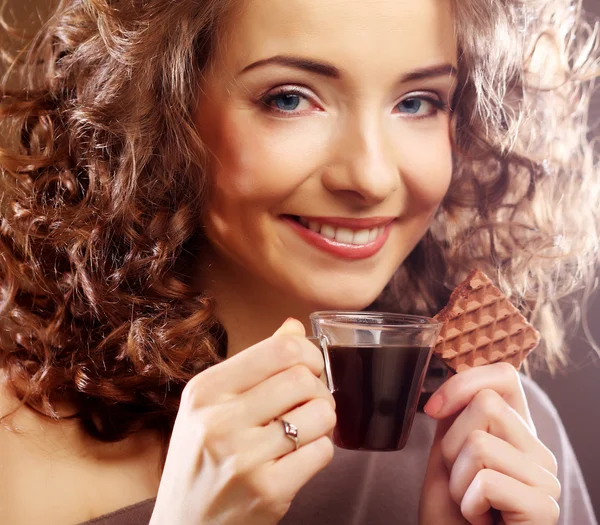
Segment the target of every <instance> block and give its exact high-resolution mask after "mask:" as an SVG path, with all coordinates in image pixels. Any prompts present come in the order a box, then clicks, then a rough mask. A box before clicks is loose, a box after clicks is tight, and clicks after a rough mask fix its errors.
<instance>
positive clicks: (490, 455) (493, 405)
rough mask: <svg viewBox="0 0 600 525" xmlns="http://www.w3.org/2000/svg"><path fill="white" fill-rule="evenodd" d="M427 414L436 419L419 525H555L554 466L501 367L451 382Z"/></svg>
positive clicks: (518, 390) (515, 380) (509, 371)
mask: <svg viewBox="0 0 600 525" xmlns="http://www.w3.org/2000/svg"><path fill="white" fill-rule="evenodd" d="M425 411H426V413H427V414H429V415H430V416H432V417H434V418H435V419H437V420H438V421H439V422H438V428H437V432H436V436H435V439H434V443H433V446H432V449H431V453H430V457H429V463H428V466H427V473H426V475H425V483H424V485H423V489H422V492H421V501H420V506H419V525H441V524H444V525H458V524H461V525H463V524H467V523H470V524H472V525H492V524H494V525H495V524H498V523H502V524H505V525H555V524H556V523H557V521H558V516H559V507H558V503H557V501H558V498H559V496H560V483H559V481H558V479H557V478H556V474H557V467H556V459H555V458H554V456H553V455H552V453H551V452H550V451H549V450H548V449H547V448H546V447H545V446H544V444H543V443H542V442H541V441H540V440H539V439H538V438H537V436H536V431H535V427H534V425H533V422H532V420H531V416H530V414H529V409H528V407H527V401H526V399H525V394H524V392H523V389H522V387H521V381H520V379H519V375H518V373H517V371H516V370H515V369H514V368H513V367H512V366H511V365H508V364H506V363H498V364H493V365H488V366H482V367H476V368H473V369H471V370H468V371H466V372H461V373H460V374H457V375H455V376H453V377H451V378H450V379H449V380H448V381H447V382H446V383H445V384H444V385H442V386H441V387H440V388H439V390H438V391H437V392H436V393H435V394H434V395H433V396H432V397H431V399H430V400H429V402H428V403H427V405H426V406H425Z"/></svg>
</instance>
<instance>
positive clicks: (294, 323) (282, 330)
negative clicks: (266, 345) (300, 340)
mask: <svg viewBox="0 0 600 525" xmlns="http://www.w3.org/2000/svg"><path fill="white" fill-rule="evenodd" d="M273 335H297V336H299V337H304V336H305V335H306V330H305V329H304V325H303V324H302V323H301V322H300V321H298V319H294V318H293V317H289V318H288V319H287V320H286V321H285V322H284V323H283V324H282V325H281V326H280V327H279V328H278V329H277V330H276V331H275V333H274V334H273Z"/></svg>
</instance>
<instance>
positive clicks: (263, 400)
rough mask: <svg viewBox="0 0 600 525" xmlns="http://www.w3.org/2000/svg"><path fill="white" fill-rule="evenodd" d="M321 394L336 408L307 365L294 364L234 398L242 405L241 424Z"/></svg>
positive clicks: (257, 421)
mask: <svg viewBox="0 0 600 525" xmlns="http://www.w3.org/2000/svg"><path fill="white" fill-rule="evenodd" d="M317 398H321V399H323V400H325V401H327V402H328V403H329V404H330V405H331V408H332V409H335V400H334V399H333V396H332V395H331V393H330V392H329V390H328V389H327V387H326V386H325V384H324V383H323V382H322V381H321V380H320V379H319V378H318V377H316V376H315V375H314V374H313V373H312V371H311V370H309V369H308V367H306V366H304V365H296V366H294V367H292V368H288V369H287V370H284V371H283V372H279V373H278V374H277V375H274V376H272V377H270V378H268V379H266V380H265V381H263V382H262V383H260V384H258V385H256V386H255V387H254V388H252V389H250V390H248V391H247V392H245V393H244V394H242V395H240V396H239V397H238V398H237V399H236V401H235V402H236V403H241V404H242V406H243V407H244V409H243V410H241V412H242V413H244V414H245V415H244V422H243V424H244V426H262V425H266V424H268V423H269V422H270V421H272V420H273V419H275V418H276V417H279V416H280V415H281V414H285V413H286V412H289V411H290V410H292V409H293V408H295V407H297V406H299V405H302V404H304V403H306V402H307V401H310V400H312V399H317Z"/></svg>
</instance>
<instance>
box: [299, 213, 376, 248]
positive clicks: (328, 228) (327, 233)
mask: <svg viewBox="0 0 600 525" xmlns="http://www.w3.org/2000/svg"><path fill="white" fill-rule="evenodd" d="M298 221H299V222H300V224H302V226H304V227H305V228H308V229H309V230H310V231H313V232H315V233H320V234H321V235H322V236H323V237H326V238H327V239H332V240H335V241H336V242H339V243H342V244H355V245H359V246H360V245H364V244H369V243H371V242H373V241H374V240H375V239H377V238H378V237H381V236H382V235H383V234H384V232H385V227H384V226H380V227H379V228H371V229H370V230H367V229H365V230H358V231H354V230H351V229H350V228H341V227H340V228H336V227H335V226H332V225H330V224H320V223H318V222H316V221H309V220H308V219H305V218H304V217H298Z"/></svg>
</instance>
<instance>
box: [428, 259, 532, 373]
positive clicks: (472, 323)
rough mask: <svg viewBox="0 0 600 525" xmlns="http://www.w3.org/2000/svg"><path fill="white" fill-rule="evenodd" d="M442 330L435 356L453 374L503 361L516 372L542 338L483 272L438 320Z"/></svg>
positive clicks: (465, 285)
mask: <svg viewBox="0 0 600 525" xmlns="http://www.w3.org/2000/svg"><path fill="white" fill-rule="evenodd" d="M435 319H437V320H439V321H442V322H443V327H442V330H441V332H440V335H439V337H438V340H437V343H436V345H435V348H434V353H435V355H437V356H438V357H440V358H441V359H442V361H443V362H444V363H445V364H446V365H447V366H448V367H449V368H450V369H452V370H453V371H455V372H461V371H463V370H467V369H469V368H471V367H474V366H480V365H486V364H491V363H497V362H499V361H504V362H507V363H510V364H512V365H513V366H514V367H515V368H516V369H519V368H520V367H521V364H522V363H523V361H524V360H525V358H526V357H527V355H528V354H529V352H531V351H532V350H533V349H534V348H535V347H536V346H537V344H538V342H539V340H540V334H539V333H538V331H537V330H536V329H535V328H534V327H533V326H531V324H529V322H528V321H527V319H525V317H523V315H521V313H520V312H519V311H518V310H517V309H516V308H515V306H514V305H513V304H512V303H511V302H510V301H509V300H508V299H507V297H506V296H505V295H503V294H502V292H500V290H498V288H496V287H495V286H494V284H493V283H492V281H490V280H489V278H488V277H487V276H486V275H485V274H484V273H483V272H481V271H480V270H473V271H472V272H471V273H470V274H469V275H468V276H467V278H466V279H465V280H464V281H463V282H462V283H461V284H459V285H458V287H457V288H456V289H455V290H454V292H452V295H451V296H450V300H449V302H448V304H447V305H446V306H445V307H444V308H443V309H442V310H441V311H440V312H439V313H438V314H437V315H436V316H435Z"/></svg>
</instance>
